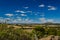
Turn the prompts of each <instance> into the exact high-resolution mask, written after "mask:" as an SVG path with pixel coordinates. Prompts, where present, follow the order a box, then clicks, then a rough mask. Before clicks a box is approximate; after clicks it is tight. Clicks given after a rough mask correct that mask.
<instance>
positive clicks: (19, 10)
mask: <svg viewBox="0 0 60 40" xmlns="http://www.w3.org/2000/svg"><path fill="white" fill-rule="evenodd" d="M15 12H20V13H26V12H25V11H21V10H16V11H15Z"/></svg>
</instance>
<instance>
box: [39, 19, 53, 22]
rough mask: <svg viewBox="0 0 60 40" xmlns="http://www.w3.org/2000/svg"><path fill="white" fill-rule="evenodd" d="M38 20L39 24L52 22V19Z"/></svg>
mask: <svg viewBox="0 0 60 40" xmlns="http://www.w3.org/2000/svg"><path fill="white" fill-rule="evenodd" d="M39 20H40V21H41V23H46V22H54V20H53V19H46V18H39Z"/></svg>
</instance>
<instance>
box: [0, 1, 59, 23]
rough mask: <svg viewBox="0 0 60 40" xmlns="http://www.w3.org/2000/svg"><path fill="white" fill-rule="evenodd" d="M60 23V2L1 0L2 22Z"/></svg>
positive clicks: (0, 13) (0, 20)
mask: <svg viewBox="0 0 60 40" xmlns="http://www.w3.org/2000/svg"><path fill="white" fill-rule="evenodd" d="M6 20H9V21H8V22H9V23H45V22H53V23H60V0H0V22H5V21H6Z"/></svg>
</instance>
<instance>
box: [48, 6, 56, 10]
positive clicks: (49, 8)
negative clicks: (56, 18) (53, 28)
mask: <svg viewBox="0 0 60 40" xmlns="http://www.w3.org/2000/svg"><path fill="white" fill-rule="evenodd" d="M56 9H57V8H56V7H54V6H48V10H56Z"/></svg>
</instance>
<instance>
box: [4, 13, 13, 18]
mask: <svg viewBox="0 0 60 40" xmlns="http://www.w3.org/2000/svg"><path fill="white" fill-rule="evenodd" d="M5 15H6V16H9V17H11V16H13V14H10V13H8V14H5Z"/></svg>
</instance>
